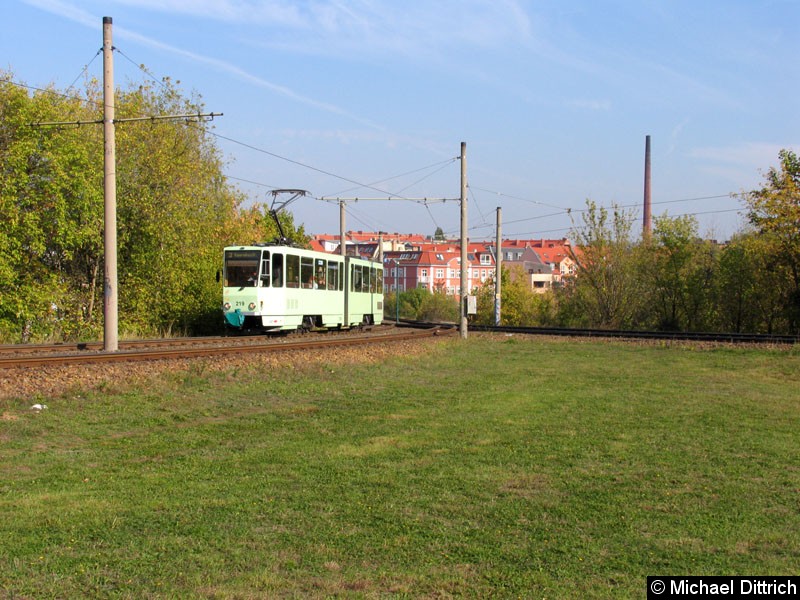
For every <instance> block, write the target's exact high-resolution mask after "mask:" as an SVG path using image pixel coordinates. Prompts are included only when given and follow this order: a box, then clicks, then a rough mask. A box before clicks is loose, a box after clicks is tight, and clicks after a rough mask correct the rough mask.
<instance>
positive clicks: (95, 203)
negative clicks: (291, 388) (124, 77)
mask: <svg viewBox="0 0 800 600" xmlns="http://www.w3.org/2000/svg"><path fill="white" fill-rule="evenodd" d="M11 79H12V76H11V74H10V73H2V72H0V166H1V167H0V168H2V177H0V214H2V215H3V219H2V225H0V341H4V342H20V341H28V340H43V339H53V340H61V339H82V340H85V339H97V338H98V337H100V333H101V332H102V327H103V325H102V323H103V319H102V316H103V289H104V288H103V167H102V165H103V138H102V127H99V126H96V125H83V126H80V127H76V126H65V127H60V128H56V127H35V126H32V124H33V123H41V122H54V121H70V122H78V121H82V122H89V121H96V120H98V119H102V89H101V88H100V87H99V86H98V84H97V82H96V81H89V82H87V83H86V86H85V89H84V90H82V91H80V92H78V91H75V90H70V91H68V92H62V91H59V90H56V89H54V88H51V89H48V90H43V91H36V92H34V93H29V92H28V90H26V89H23V88H21V87H19V86H16V85H13V84H11V83H10V81H11ZM201 112H203V104H202V101H201V99H200V98H197V97H187V96H186V95H185V94H184V93H183V92H182V91H181V90H180V88H179V87H178V86H177V84H175V83H174V82H172V81H170V80H168V79H167V80H164V81H162V82H160V85H155V84H153V83H145V84H131V85H130V87H129V88H128V89H127V90H122V89H120V90H118V92H117V97H116V115H117V118H127V117H142V116H157V115H166V114H198V113H201ZM116 143H117V223H118V263H119V286H120V289H123V290H124V293H122V294H120V297H119V303H120V304H119V315H120V331H121V333H122V335H125V336H141V335H156V334H161V333H180V332H190V331H191V332H194V333H202V332H203V331H204V330H207V329H208V328H209V327H214V326H215V325H217V324H219V323H220V321H221V319H220V317H219V311H218V307H219V304H220V291H219V285H218V284H217V282H216V280H215V274H216V271H217V270H218V269H219V268H220V263H221V260H222V248H223V247H224V246H225V245H226V244H229V243H252V242H257V241H265V240H269V239H272V238H273V237H276V236H277V231H275V229H274V224H273V223H271V222H270V220H269V219H267V218H265V217H264V211H263V207H261V206H260V205H259V204H258V203H256V204H245V196H244V195H243V194H242V193H241V192H240V191H238V190H237V188H236V187H235V186H233V185H232V184H231V183H230V182H229V181H228V180H227V179H226V177H225V175H224V173H223V167H224V163H225V159H224V157H223V156H222V153H221V152H220V150H219V148H218V147H217V144H216V138H215V137H214V136H213V131H212V129H211V125H210V124H208V123H197V122H183V121H177V122H169V121H156V122H143V123H121V124H119V125H118V126H117V127H116ZM285 219H286V222H285V224H284V227H285V229H286V230H288V231H290V232H292V235H293V236H295V237H296V238H298V239H300V240H303V239H304V232H303V231H302V228H300V230H299V231H297V230H296V228H295V227H294V224H293V223H292V219H291V215H287V216H286V217H285Z"/></svg>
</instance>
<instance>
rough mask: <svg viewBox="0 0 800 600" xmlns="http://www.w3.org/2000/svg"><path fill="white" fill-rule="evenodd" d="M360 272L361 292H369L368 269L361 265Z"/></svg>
mask: <svg viewBox="0 0 800 600" xmlns="http://www.w3.org/2000/svg"><path fill="white" fill-rule="evenodd" d="M361 271H362V273H363V275H362V276H361V291H362V292H365V293H366V292H369V285H370V284H369V282H370V278H369V267H367V266H366V265H362V266H361Z"/></svg>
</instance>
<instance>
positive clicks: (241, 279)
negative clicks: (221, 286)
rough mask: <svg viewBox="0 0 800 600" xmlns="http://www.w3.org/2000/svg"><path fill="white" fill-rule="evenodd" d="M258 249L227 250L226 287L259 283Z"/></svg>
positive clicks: (248, 285)
mask: <svg viewBox="0 0 800 600" xmlns="http://www.w3.org/2000/svg"><path fill="white" fill-rule="evenodd" d="M260 260H261V253H260V252H259V251H258V250H227V251H226V252H225V287H240V288H241V287H256V286H257V285H258V263H259V261H260Z"/></svg>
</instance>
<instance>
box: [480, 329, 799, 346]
mask: <svg viewBox="0 0 800 600" xmlns="http://www.w3.org/2000/svg"><path fill="white" fill-rule="evenodd" d="M469 329H470V331H488V332H498V333H516V334H523V335H556V336H564V337H603V338H617V339H645V340H676V341H694V342H721V343H733V344H798V343H800V337H798V336H793V335H767V334H758V333H703V332H670V331H631V330H611V329H570V328H564V327H504V326H499V327H498V326H489V325H470V327H469Z"/></svg>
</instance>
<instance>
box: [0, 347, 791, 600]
mask: <svg viewBox="0 0 800 600" xmlns="http://www.w3.org/2000/svg"><path fill="white" fill-rule="evenodd" d="M364 352H369V350H364ZM30 403H31V401H30V400H24V399H21V400H19V401H3V402H1V403H0V408H2V415H3V418H2V420H1V421H0V443H1V444H2V445H1V446H0V465H1V466H0V469H2V471H1V475H2V479H1V480H0V507H1V508H0V597H5V598H37V599H38V598H76V597H95V598H115V597H119V598H178V597H180V598H274V597H278V598H284V597H285V598H292V597H297V598H305V597H334V596H338V597H353V598H360V597H364V598H371V597H382V598H384V597H389V598H391V597H398V598H447V597H500V598H502V597H522V598H610V597H613V598H642V597H644V596H645V594H646V587H645V577H646V576H647V575H648V574H649V575H655V574H672V575H689V574H691V575H737V574H738V575H794V574H796V573H797V565H798V564H800V433H798V431H800V354H798V352H797V351H796V350H789V351H786V350H782V351H777V350H749V349H712V350H693V349H689V348H670V347H658V346H652V345H647V346H645V345H627V344H624V343H603V342H595V341H591V342H578V343H576V342H570V341H564V340H543V339H535V338H534V339H528V338H522V337H504V336H501V337H493V338H492V337H478V336H476V335H472V336H471V337H470V339H469V340H468V341H466V342H464V341H461V340H457V339H447V340H445V341H441V342H438V343H437V344H435V345H432V346H431V349H430V352H428V353H426V354H424V355H422V356H414V357H398V358H395V359H392V360H388V361H386V362H384V363H382V364H365V365H361V364H345V365H342V364H337V363H336V362H335V361H333V360H330V359H329V360H326V361H323V362H319V363H316V364H312V365H308V366H306V367H302V368H279V369H271V370H267V369H255V368H253V369H250V368H247V369H239V370H236V371H231V372H229V373H223V374H220V373H211V372H204V371H203V369H202V368H201V367H195V368H193V369H192V370H191V371H190V372H187V373H182V374H178V375H172V376H165V377H162V378H160V379H159V380H157V381H155V382H153V383H151V384H150V385H149V386H148V389H146V390H141V391H134V390H125V388H119V389H113V388H108V389H105V390H101V391H98V392H94V393H90V394H86V395H83V396H82V397H79V396H70V397H64V398H60V399H51V400H47V401H46V403H47V404H48V406H49V408H48V409H47V410H45V411H43V412H41V413H39V414H35V413H32V412H31V411H29V410H28V406H29V405H30Z"/></svg>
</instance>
